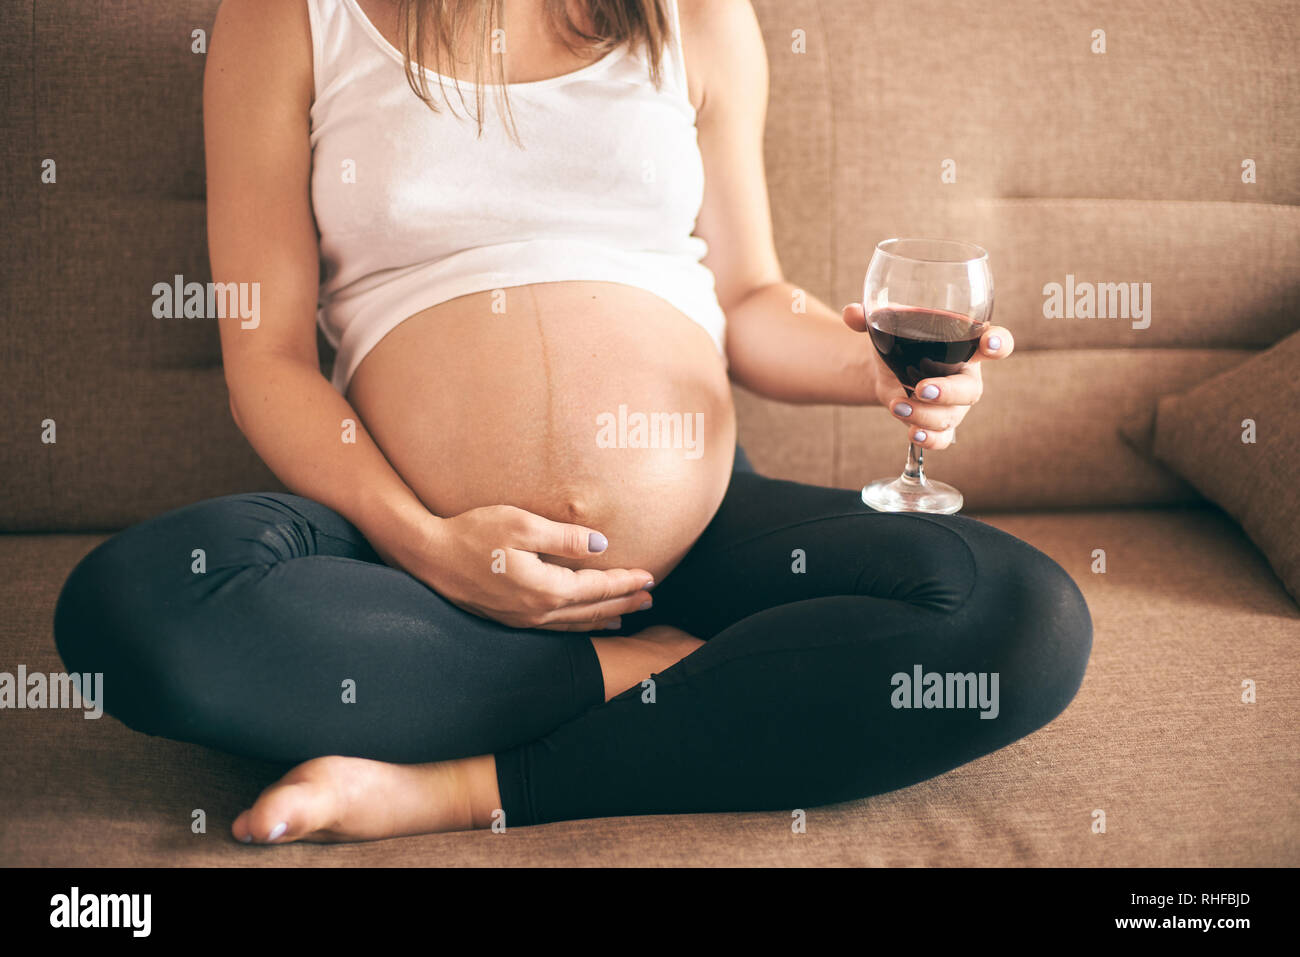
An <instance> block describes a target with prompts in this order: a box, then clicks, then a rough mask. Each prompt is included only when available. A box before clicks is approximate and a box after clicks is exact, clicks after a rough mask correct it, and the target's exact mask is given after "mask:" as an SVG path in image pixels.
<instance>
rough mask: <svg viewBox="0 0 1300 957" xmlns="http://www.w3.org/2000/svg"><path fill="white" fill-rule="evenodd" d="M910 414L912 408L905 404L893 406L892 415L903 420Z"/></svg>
mask: <svg viewBox="0 0 1300 957" xmlns="http://www.w3.org/2000/svg"><path fill="white" fill-rule="evenodd" d="M911 414H912V407H911V406H910V405H908V404H907V403H906V402H900V403H898V405H896V406H894V415H897V416H902V417H903V418H904V419H905V418H907V417H908V416H909V415H911Z"/></svg>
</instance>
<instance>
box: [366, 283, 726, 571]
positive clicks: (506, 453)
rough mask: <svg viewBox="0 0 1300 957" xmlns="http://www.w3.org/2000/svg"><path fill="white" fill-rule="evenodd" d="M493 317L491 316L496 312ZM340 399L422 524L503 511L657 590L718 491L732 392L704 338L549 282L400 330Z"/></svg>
mask: <svg viewBox="0 0 1300 957" xmlns="http://www.w3.org/2000/svg"><path fill="white" fill-rule="evenodd" d="M494 306H495V308H494ZM348 398H349V400H350V401H351V402H352V404H353V406H354V407H355V408H356V410H357V412H358V414H359V415H360V416H361V419H362V421H363V422H364V424H365V426H366V428H367V429H368V430H369V431H370V433H371V435H372V436H373V437H374V439H375V441H376V442H377V443H378V445H379V447H380V448H381V449H382V450H383V451H384V454H385V455H386V456H387V458H388V460H389V462H390V463H391V464H392V465H393V468H394V469H396V470H397V472H398V474H399V475H401V476H402V478H403V479H404V480H405V481H406V483H407V484H408V485H409V486H410V487H411V489H412V490H413V491H414V492H415V494H416V495H417V496H419V498H420V500H421V501H422V502H424V504H425V505H426V506H427V507H428V508H429V510H430V511H432V512H433V513H434V514H436V515H441V516H444V517H449V516H452V515H456V514H459V513H460V512H463V511H466V510H468V509H472V508H477V507H479V506H484V505H515V506H518V507H519V508H523V509H527V510H528V511H530V512H535V513H537V514H538V515H542V516H544V517H546V518H549V519H553V520H555V521H561V522H576V523H578V524H582V525H586V526H588V527H590V528H593V529H595V530H597V531H599V532H601V533H603V534H604V535H605V536H606V537H607V538H608V539H609V548H608V549H607V551H606V552H605V553H603V554H602V555H600V556H598V557H597V558H595V559H593V560H591V561H587V562H584V563H576V562H565V564H570V565H573V564H586V565H589V566H594V567H602V568H609V567H619V568H644V569H646V570H647V571H649V572H650V573H651V574H653V575H654V576H655V580H656V581H661V580H662V579H663V577H664V576H665V575H667V574H668V572H669V571H670V570H671V569H672V568H673V566H675V565H676V564H677V563H678V562H679V561H680V560H681V558H682V557H683V556H684V555H685V554H686V552H687V551H688V550H689V549H690V547H691V545H692V544H693V543H694V541H695V539H696V538H698V537H699V534H700V533H701V532H702V531H703V530H704V527H705V526H706V525H707V524H708V523H709V520H710V519H711V518H712V517H713V514H714V512H715V511H716V510H717V508H718V505H719V503H720V502H721V501H722V496H723V494H724V493H725V492H726V488H727V483H728V480H729V478H730V474H731V465H732V457H733V454H734V451H735V441H736V426H735V416H734V412H733V409H732V404H731V391H730V388H729V385H728V382H727V377H726V373H725V369H724V366H723V363H722V359H721V357H720V356H719V355H718V351H717V349H716V347H715V346H714V345H713V341H712V339H710V337H709V336H708V334H707V333H706V332H705V331H704V330H703V329H702V328H700V327H699V326H698V325H697V324H695V323H694V322H692V321H691V320H689V319H687V318H686V317H685V316H684V315H682V314H681V313H680V312H678V311H677V310H676V309H675V308H674V307H672V306H670V305H668V304H667V303H666V302H664V301H663V300H662V299H659V298H658V297H656V296H654V295H653V294H651V293H648V292H645V291H643V290H640V289H635V288H633V287H629V286H622V285H617V284H612V283H595V282H559V283H542V284H537V285H532V286H521V287H516V288H511V289H506V290H504V291H503V292H498V293H497V294H496V296H495V298H494V295H493V293H491V292H483V293H475V294H473V295H470V296H463V297H461V298H459V299H454V300H451V301H450V302H446V303H442V304H440V305H437V306H434V307H433V308H431V309H428V310H425V311H424V312H421V313H418V314H416V315H415V316H412V317H411V318H410V319H407V320H406V321H405V322H403V323H402V324H401V325H399V326H398V327H397V328H396V329H394V330H393V331H392V332H390V333H389V334H388V335H387V336H385V337H384V339H383V340H382V341H381V342H380V343H379V344H378V345H377V346H376V347H375V348H374V349H373V350H372V351H371V352H370V353H369V354H368V355H367V356H366V358H365V359H364V360H363V361H362V363H361V365H360V366H359V367H358V369H357V371H356V373H355V374H354V376H353V378H352V382H351V384H350V386H349V389H348Z"/></svg>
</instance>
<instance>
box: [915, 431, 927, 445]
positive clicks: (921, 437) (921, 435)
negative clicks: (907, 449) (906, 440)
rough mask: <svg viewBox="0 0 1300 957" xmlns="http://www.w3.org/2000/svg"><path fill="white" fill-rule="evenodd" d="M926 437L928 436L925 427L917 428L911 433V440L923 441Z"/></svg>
mask: <svg viewBox="0 0 1300 957" xmlns="http://www.w3.org/2000/svg"><path fill="white" fill-rule="evenodd" d="M927 437H928V436H927V435H926V433H925V429H917V430H916V431H915V432H913V433H912V441H913V442H924V441H925V440H926V438H927Z"/></svg>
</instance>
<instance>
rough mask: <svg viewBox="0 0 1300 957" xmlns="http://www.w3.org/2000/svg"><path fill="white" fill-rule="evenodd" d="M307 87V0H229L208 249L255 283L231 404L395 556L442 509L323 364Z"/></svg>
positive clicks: (235, 274) (231, 334)
mask: <svg viewBox="0 0 1300 957" xmlns="http://www.w3.org/2000/svg"><path fill="white" fill-rule="evenodd" d="M304 36H305V37H306V38H307V43H306V44H304V43H303V42H302V39H303V37H304ZM311 101H312V61H311V43H310V27H309V25H308V22H307V9H306V5H305V4H303V3H301V2H285V0H269V2H268V0H226V2H225V3H223V4H222V6H221V8H220V10H219V11H218V13H217V20H216V24H215V26H214V27H213V31H212V42H211V46H210V50H209V52H208V60H207V71H206V74H205V76H204V88H203V121H204V145H205V151H206V157H207V180H208V182H207V187H208V249H209V255H210V258H211V262H212V278H213V280H214V281H215V282H248V283H252V282H256V283H259V285H260V312H261V315H260V316H259V317H258V321H257V323H256V325H255V326H253V327H251V328H241V322H240V320H239V319H238V318H237V317H236V318H230V319H224V320H221V322H220V329H221V349H222V359H223V362H224V365H225V374H226V384H227V387H228V388H229V390H230V408H231V412H232V414H233V415H234V418H235V422H236V423H237V424H238V425H239V428H240V430H241V431H242V432H243V433H244V435H245V436H246V437H247V438H248V441H249V443H250V444H251V445H252V446H253V448H254V450H256V452H257V454H258V455H259V456H261V458H262V460H263V461H264V462H265V463H266V464H267V467H269V468H270V469H271V471H272V472H274V473H275V474H276V476H277V477H278V478H279V479H280V480H281V481H282V482H284V484H285V485H286V486H287V487H288V488H289V489H291V490H292V491H293V492H295V493H297V494H300V495H303V496H305V497H307V498H311V499H314V500H315V501H318V502H320V503H322V504H324V505H328V506H329V507H330V508H332V509H334V510H335V511H337V512H338V513H340V514H341V515H343V516H344V517H346V518H347V519H348V520H349V521H351V522H352V523H353V524H354V525H356V526H357V527H358V528H359V529H360V530H361V532H362V534H363V535H365V536H366V538H367V540H369V541H370V542H371V543H372V545H373V546H374V547H375V549H376V551H379V552H380V554H381V555H382V556H383V557H384V558H385V560H389V559H393V560H398V561H401V560H403V559H406V558H408V557H409V555H410V554H412V553H414V552H416V551H418V550H421V549H423V548H424V546H425V544H426V542H427V540H428V538H429V536H430V535H431V534H432V532H433V529H434V526H435V523H436V521H437V520H436V517H435V516H433V515H432V514H430V513H429V512H428V510H427V509H426V508H425V507H424V506H423V504H422V503H421V502H420V500H419V499H418V498H416V496H415V493H414V492H412V491H411V489H410V488H409V487H408V486H407V485H406V483H405V482H403V481H402V479H401V478H400V477H399V476H398V475H397V473H396V472H395V471H393V468H392V466H390V465H389V464H388V461H387V459H385V458H384V455H383V453H382V452H381V451H380V450H379V448H378V446H377V445H375V443H374V441H373V440H372V439H371V437H370V435H369V433H367V431H366V430H365V428H364V427H363V426H362V425H361V423H360V420H359V417H358V415H357V414H356V412H355V411H354V410H353V408H352V406H351V405H350V404H349V403H348V402H347V401H346V400H345V399H344V398H343V397H342V396H341V395H339V394H338V392H337V391H336V390H335V389H334V388H333V387H332V386H331V385H330V384H329V382H328V381H326V379H325V377H324V376H322V375H321V373H320V369H319V364H318V363H319V358H318V355H317V351H316V328H315V326H316V295H317V285H318V283H319V277H320V265H319V246H318V244H317V236H316V226H315V221H314V219H313V216H312V211H311V193H310V175H311V144H310V140H309V127H308V123H309V120H308V111H309V110H310V107H311ZM250 325H252V324H251V323H250ZM345 419H351V420H352V421H353V422H355V423H357V424H356V442H355V444H351V443H344V441H343V421H344V420H345Z"/></svg>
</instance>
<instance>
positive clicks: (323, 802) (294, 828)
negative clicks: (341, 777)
mask: <svg viewBox="0 0 1300 957" xmlns="http://www.w3.org/2000/svg"><path fill="white" fill-rule="evenodd" d="M332 810H333V802H332V800H331V795H330V793H329V790H328V789H327V788H325V787H322V786H320V785H319V784H313V783H307V782H302V783H293V784H278V785H276V786H274V787H271V788H268V789H267V791H266V792H265V793H264V794H263V795H262V796H261V797H259V798H258V799H257V802H256V803H255V804H254V805H253V806H252V807H251V808H250V809H249V810H247V811H245V812H244V813H243V814H241V815H240V816H239V817H238V818H236V819H235V824H234V827H233V829H234V833H235V837H237V838H239V839H240V840H244V841H245V843H249V842H250V840H249V839H251V843H257V844H287V843H289V842H291V841H297V840H301V839H303V838H305V837H309V836H310V835H312V834H314V833H315V832H316V831H319V830H322V829H324V828H328V827H329V826H330V824H331V822H332V820H333V816H332Z"/></svg>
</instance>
